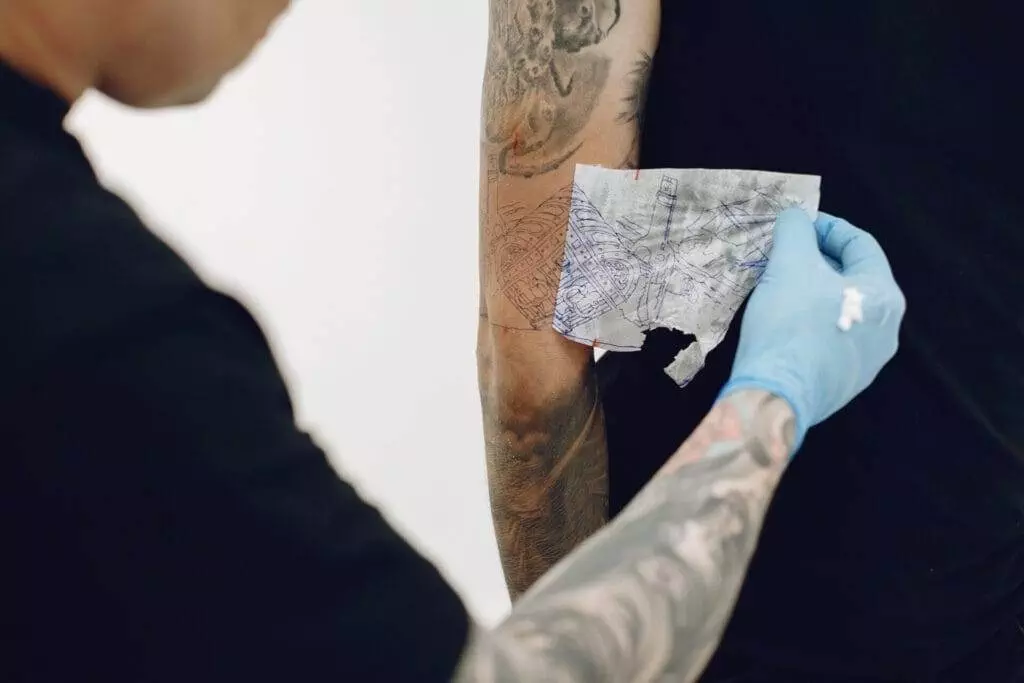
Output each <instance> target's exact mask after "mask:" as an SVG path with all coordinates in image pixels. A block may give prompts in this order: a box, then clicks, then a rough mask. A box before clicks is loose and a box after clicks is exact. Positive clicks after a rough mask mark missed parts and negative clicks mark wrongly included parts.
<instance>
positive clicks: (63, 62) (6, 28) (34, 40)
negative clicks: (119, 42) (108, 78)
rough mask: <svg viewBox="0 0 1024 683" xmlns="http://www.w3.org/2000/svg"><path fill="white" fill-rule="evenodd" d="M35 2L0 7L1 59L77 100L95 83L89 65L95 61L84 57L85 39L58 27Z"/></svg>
mask: <svg viewBox="0 0 1024 683" xmlns="http://www.w3.org/2000/svg"><path fill="white" fill-rule="evenodd" d="M32 4H34V3H17V2H15V3H12V4H11V5H7V6H5V8H4V9H0V61H3V62H5V63H7V64H8V65H9V66H10V67H11V68H13V69H14V70H15V71H18V72H20V73H21V74H22V75H23V76H25V77H27V78H29V79H31V80H33V81H35V82H37V83H39V84H40V85H43V86H46V87H47V88H49V89H51V90H53V91H54V92H55V93H56V94H57V95H59V96H61V97H62V98H64V99H65V100H67V101H68V103H74V102H75V101H76V100H77V99H78V98H79V97H81V96H82V94H83V93H84V92H85V91H86V90H88V89H89V88H90V87H91V86H92V85H93V81H94V80H95V77H94V74H95V69H93V68H90V66H89V65H90V64H95V60H89V59H84V58H83V57H84V55H85V53H86V50H85V49H84V43H85V41H82V40H76V38H77V37H78V36H76V35H74V34H69V32H66V31H64V32H62V31H61V30H59V29H58V22H56V21H55V20H54V19H53V17H50V16H49V15H47V14H46V13H45V10H38V9H33V8H31V5H32ZM63 23H64V25H65V26H68V25H73V22H72V21H70V20H69V21H65V22H63Z"/></svg>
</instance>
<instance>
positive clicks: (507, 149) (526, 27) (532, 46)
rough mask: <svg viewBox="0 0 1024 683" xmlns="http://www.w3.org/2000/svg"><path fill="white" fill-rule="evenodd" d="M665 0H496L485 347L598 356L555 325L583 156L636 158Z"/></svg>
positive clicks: (484, 183) (485, 142) (489, 85)
mask: <svg viewBox="0 0 1024 683" xmlns="http://www.w3.org/2000/svg"><path fill="white" fill-rule="evenodd" d="M658 20H659V0H630V1H629V2H624V1H621V0H491V15H490V40H489V46H488V55H487V66H486V71H485V75H484V88H483V90H484V97H483V121H482V125H481V137H482V139H481V145H482V153H481V158H482V162H481V164H482V169H481V241H480V249H481V270H482V273H481V284H482V295H483V296H482V299H483V301H482V306H483V311H482V320H483V321H485V324H486V326H487V327H488V328H489V331H488V333H487V337H488V341H489V342H490V344H489V347H488V348H487V352H488V353H490V354H493V355H496V356H499V357H506V356H509V355H513V356H516V357H520V356H523V355H524V354H526V355H527V356H529V357H530V358H529V359H526V360H530V363H529V367H531V368H532V369H538V368H541V367H545V366H547V367H555V366H563V367H566V369H567V371H569V372H573V371H574V370H573V367H575V368H577V369H579V368H581V367H583V366H584V365H585V364H587V363H589V362H590V358H591V355H592V354H591V351H590V349H588V348H586V347H584V346H580V345H577V344H573V343H571V342H568V341H567V340H564V339H562V338H561V337H560V336H559V335H557V334H556V333H555V332H554V331H553V330H552V329H551V319H552V315H553V313H554V302H555V295H556V292H557V290H558V283H559V279H560V275H561V260H562V253H563V250H564V238H565V228H566V225H567V222H568V210H569V197H570V193H571V188H572V180H573V173H574V169H575V165H576V164H578V163H583V164H595V165H601V166H606V167H629V166H633V165H635V164H636V163H637V155H638V148H639V135H640V120H641V117H642V107H643V103H644V95H645V88H646V82H647V73H648V69H649V66H650V62H651V58H652V56H653V52H654V48H655V45H656V42H657V34H658Z"/></svg>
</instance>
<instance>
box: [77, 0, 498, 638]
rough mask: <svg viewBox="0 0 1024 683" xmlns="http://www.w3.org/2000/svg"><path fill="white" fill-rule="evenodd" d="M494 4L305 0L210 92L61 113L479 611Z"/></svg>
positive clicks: (340, 456)
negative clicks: (145, 105)
mask: <svg viewBox="0 0 1024 683" xmlns="http://www.w3.org/2000/svg"><path fill="white" fill-rule="evenodd" d="M486 15H487V3H486V2H481V0H445V2H443V3H435V2H419V1H417V0H302V1H301V2H298V3H296V4H295V6H294V7H293V9H292V10H291V11H290V12H289V14H288V15H287V16H286V17H285V19H284V20H283V21H282V23H281V24H280V25H279V26H278V27H277V28H276V30H275V31H274V32H273V33H272V34H271V36H270V38H269V39H268V41H267V42H266V43H265V44H264V45H263V46H262V47H261V48H260V50H259V51H258V52H257V54H256V55H255V56H254V58H253V59H252V60H251V61H250V62H249V63H248V64H247V65H246V66H245V67H244V68H243V69H241V70H240V71H238V72H237V73H236V74H234V75H233V76H232V77H231V78H230V79H229V80H228V81H227V82H226V83H225V84H224V86H223V87H222V89H221V90H220V91H219V92H218V93H217V95H216V96H215V97H214V98H213V99H212V100H211V101H210V102H209V103H207V104H205V105H203V106H201V107H198V108H190V109H185V110H179V111H172V112H160V113H138V112H131V111H127V110H125V109H123V108H119V107H116V106H114V105H112V104H110V103H109V102H107V101H105V100H103V99H101V98H99V97H90V98H88V99H86V100H85V101H83V102H82V103H81V104H80V105H79V107H78V108H77V109H76V111H75V112H74V113H73V115H72V117H71V119H70V120H69V126H70V128H71V129H72V130H73V131H75V132H76V133H78V134H79V135H80V137H81V138H82V140H83V142H84V143H85V145H86V148H87V150H88V151H89V154H90V156H91V157H92V159H93V161H94V162H95V163H96V164H97V166H98V168H99V170H100V173H101V176H102V177H103V178H104V180H105V181H106V182H107V184H108V185H110V186H111V187H112V188H113V189H115V190H116V191H118V192H120V193H121V194H122V195H123V196H125V197H126V198H127V199H128V200H129V201H130V202H132V204H133V205H134V206H135V207H136V209H138V210H139V212H140V213H141V214H142V216H143V217H144V219H145V220H146V221H147V222H148V223H149V225H150V226H151V227H152V228H153V229H154V230H155V231H156V232H157V233H158V234H160V235H161V236H162V237H164V238H165V239H166V240H167V241H169V242H170V243H171V244H172V245H173V246H175V247H176V248H177V249H178V250H179V251H180V252H181V253H182V254H183V255H184V256H185V257H186V258H187V259H188V260H189V261H190V262H191V263H192V265H193V266H194V267H195V268H196V269H197V270H198V271H199V272H200V274H202V275H203V276H204V277H206V278H207V280H208V281H210V282H211V283H212V284H214V285H215V286H218V287H220V288H223V289H226V290H227V291H229V292H231V293H232V294H234V295H236V296H238V297H239V298H240V299H241V300H242V301H243V302H244V303H246V304H247V305H248V306H249V308H250V310H252V311H253V313H254V315H255V316H256V318H257V319H258V320H259V321H260V323H261V324H262V326H263V328H264V330H265V331H266V333H267V335H268V336H269V338H270V340H271V342H272V344H273V347H274V349H275V353H276V355H277V358H278V362H279V363H280V365H281V367H282V370H283V372H284V373H285V376H286V378H287V379H288V381H289V384H290V386H291V389H292V394H293V398H294V400H295V403H296V409H297V411H298V418H299V422H300V424H301V425H302V426H303V427H304V428H306V429H308V430H309V431H311V432H312V433H313V434H314V436H315V437H316V438H317V440H318V441H319V443H320V444H321V445H322V446H323V447H324V449H325V450H326V451H327V452H328V453H329V454H330V457H331V459H332V462H333V463H334V464H335V466H336V467H337V468H338V469H339V471H341V472H342V473H343V474H344V475H345V476H346V477H347V478H349V479H350V480H351V481H353V482H355V483H356V484H357V486H358V487H359V489H360V490H361V491H362V492H363V494H364V495H365V496H366V497H367V498H368V499H369V500H370V501H371V502H373V503H374V504H376V505H378V506H379V507H380V508H381V509H382V510H383V512H384V513H385V515H386V516H387V517H388V518H389V519H390V520H391V521H392V522H393V523H394V524H395V526H396V527H397V528H398V529H399V530H400V531H401V532H402V533H403V534H405V535H406V537H407V538H409V539H410V540H411V541H412V542H413V544H414V545H415V546H416V547H417V548H419V549H420V550H421V551H422V552H423V553H425V554H426V555H427V556H428V557H430V558H431V559H432V560H434V561H435V562H436V563H437V564H438V565H439V566H440V567H441V568H442V570H443V572H444V573H445V575H446V576H447V577H448V578H449V580H450V581H451V582H452V583H453V584H454V585H455V587H456V588H457V589H458V590H459V592H460V593H461V594H462V595H463V597H464V598H465V600H466V602H467V605H468V606H469V607H470V609H471V611H472V612H474V613H475V614H476V616H477V617H478V618H480V619H481V620H482V621H483V622H485V623H493V622H495V621H496V620H498V619H499V618H500V617H501V616H502V615H503V614H504V613H505V612H506V611H507V609H508V600H507V597H506V593H505V589H504V582H503V580H502V577H501V569H500V565H499V562H498V556H497V548H496V545H495V541H494V537H493V530H492V526H491V520H490V516H489V511H488V500H487V488H486V478H485V469H484V458H483V435H482V431H481V424H480V408H479V403H478V394H477V389H476V367H475V355H474V354H475V337H476V321H477V302H478V298H477V256H476V250H477V194H478V193H477V173H478V161H477V158H478V152H479V146H478V140H479V112H480V82H481V75H482V72H483V60H484V56H485V47H486V38H487V36H486V33H487V31H486V22H487V16H486Z"/></svg>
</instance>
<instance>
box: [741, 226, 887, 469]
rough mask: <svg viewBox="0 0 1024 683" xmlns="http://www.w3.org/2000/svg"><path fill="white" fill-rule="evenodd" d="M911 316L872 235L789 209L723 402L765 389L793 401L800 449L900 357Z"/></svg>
mask: <svg viewBox="0 0 1024 683" xmlns="http://www.w3.org/2000/svg"><path fill="white" fill-rule="evenodd" d="M827 259H828V260H827ZM829 260H831V261H833V262H835V263H837V264H838V268H836V267H835V266H833V265H830V263H829ZM905 309H906V302H905V300H904V298H903V293H902V292H901V291H900V288H899V286H898V285H897V284H896V281H895V280H894V279H893V275H892V271H891V270H890V268H889V262H888V260H887V259H886V256H885V253H884V252H883V251H882V248H881V247H880V246H879V245H878V242H876V241H875V239H874V238H873V237H871V235H869V234H867V233H866V232H864V231H863V230H860V229H858V228H856V227H854V226H853V225H850V224H849V223H848V222H846V221H844V220H842V219H841V218H835V217H833V216H828V215H826V214H821V215H820V217H819V218H818V220H817V222H816V223H812V222H811V219H810V218H809V217H808V216H807V214H806V213H804V212H803V211H801V210H799V209H788V210H786V211H784V212H783V213H782V214H780V216H779V218H778V221H777V222H776V225H775V235H774V244H773V246H772V250H771V255H770V258H769V261H768V267H767V269H766V270H765V272H764V276H763V277H762V279H761V281H760V283H759V284H758V285H757V287H756V288H755V289H754V293H753V294H752V295H751V297H750V301H749V303H748V305H747V310H746V313H745V314H744V316H743V325H742V327H741V328H740V341H739V348H738V350H737V352H736V360H735V362H734V364H733V371H732V378H731V379H730V380H729V382H728V383H727V384H726V386H725V388H724V389H723V390H722V395H723V396H724V395H726V394H729V393H732V392H734V391H736V390H738V389H744V388H754V387H756V388H760V389H764V390H767V391H770V392H771V393H773V394H775V395H777V396H780V397H782V398H784V399H786V400H787V401H788V402H789V404H790V405H791V406H792V407H793V410H794V413H795V414H796V418H797V435H796V444H797V448H799V445H800V443H802V441H803V437H804V435H805V434H806V432H807V430H808V429H809V428H810V427H812V426H814V425H816V424H818V423H820V422H822V421H824V420H825V419H826V418H828V417H829V416H831V415H832V414H833V413H835V412H836V411H838V410H839V409H840V408H842V407H843V406H845V405H846V404H847V403H849V402H850V401H851V400H853V398H854V397H855V396H857V395H858V394H859V393H860V392H862V391H863V390H864V389H865V388H867V386H868V385H869V384H870V383H871V382H872V381H873V380H874V379H875V377H876V376H877V375H878V373H879V371H880V370H881V369H882V367H883V366H884V365H885V364H886V363H888V362H889V360H890V359H892V357H893V356H894V355H895V353H896V349H897V346H898V335H899V328H900V323H901V321H902V320H903V313H904V311H905ZM795 450H796V449H794V451H795Z"/></svg>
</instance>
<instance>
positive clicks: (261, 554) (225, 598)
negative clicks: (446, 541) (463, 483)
mask: <svg viewBox="0 0 1024 683" xmlns="http://www.w3.org/2000/svg"><path fill="white" fill-rule="evenodd" d="M66 113H67V109H66V106H65V105H64V104H63V103H62V102H61V101H60V100H58V99H57V98H56V97H55V96H54V95H52V94H51V93H49V92H48V91H45V90H43V89H42V88H39V87H37V86H35V85H33V84H30V83H29V82H27V81H25V80H23V79H22V78H20V77H19V76H17V75H15V74H14V73H13V72H12V71H10V70H8V69H7V68H5V67H3V65H0V311H2V316H3V333H2V334H0V359H2V361H0V363H2V366H0V367H2V370H0V444H2V447H0V529H2V539H3V551H2V553H0V555H2V561H0V564H2V566H3V569H2V570H0V576H2V577H3V581H2V586H3V587H2V589H0V595H2V598H0V624H2V633H0V643H2V645H0V648H2V651H0V680H3V681H10V682H11V683H14V682H22V681H46V682H51V681H52V682H56V681H104V682H105V683H116V682H117V681H126V682H127V681H131V682H132V683H138V682H140V681H174V682H175V683H181V682H183V681H214V680H216V681H254V680H256V681H331V682H332V683H336V682H339V681H377V680H379V681H417V682H418V681H442V680H448V679H449V678H450V676H451V673H452V671H453V670H454V668H455V664H456V662H457V660H458V656H459V653H460V651H461V650H462V648H463V645H464V643H465V640H466V636H467V631H468V618H467V615H466V613H465V611H464V609H463V606H462V604H461V602H460V601H459V599H458V598H457V597H456V595H455V594H454V593H453V591H452V590H451V588H449V587H448V586H447V585H446V584H445V582H444V581H443V580H442V579H441V577H440V576H439V574H438V573H437V571H436V570H435V569H434V568H433V567H432V566H431V565H430V564H429V563H427V562H426V561H425V560H424V559H423V558H421V557H420V556H419V555H417V554H416V553H415V552H414V551H413V550H412V549H411V548H410V547H409V546H408V545H407V544H406V543H405V542H404V541H403V540H402V539H401V538H400V537H399V536H398V535H397V534H396V533H395V532H394V531H393V530H392V529H391V528H389V526H388V525H387V524H386V523H385V521H384V520H383V518H382V517H381V516H380V515H379V513H378V512H377V511H376V510H374V509H373V508H371V507H370V506H368V505H366V504H365V503H364V502H363V501H361V500H360V499H359V497H358V496H357V494H356V492H355V491H354V490H353V489H352V488H351V487H350V486H349V485H347V484H345V483H344V482H342V481H340V480H339V479H338V477H337V476H336V475H335V473H334V471H333V470H332V468H331V466H330V465H329V463H328V461H327V460H326V458H325V457H324V454H323V453H322V452H321V450H320V449H319V448H317V446H316V445H315V444H314V443H313V442H312V441H311V440H310V438H309V437H308V436H307V435H306V434H303V433H302V432H300V431H299V430H298V429H297V428H296V426H295V423H294V420H293V414H292V407H291V403H290V400H289V397H288V393H287V391H286V389H285V386H284V384H283V382H282V380H281V377H280V375H279V373H278V370H277V368H276V366H275V364H274V360H273V358H272V356H271V352H270V350H269V349H268V347H267V344H266V342H265V340H264V337H263V335H262V333H261V332H260V330H259V329H258V327H257V325H256V324H255V323H254V321H253V319H252V318H251V317H250V316H249V314H248V313H247V312H246V311H245V309H244V308H242V306H240V305H239V304H238V303H236V302H235V301H233V300H232V299H230V298H228V297H226V296H223V295H222V294H219V293H217V292H214V291H212V290H211V289H209V288H208V287H206V286H205V285H204V284H203V283H202V282H201V281H200V280H199V279H198V278H197V277H196V275H195V274H194V273H193V272H192V270H190V269H189V267H188V266H187V265H186V264H185V263H184V262H183V261H182V260H181V259H180V258H178V256H176V255H175V254H174V253H173V252H172V251H171V250H170V249H169V248H168V247H167V246H166V245H164V244H163V243H162V242H161V241H160V240H158V239H157V238H156V237H155V236H154V235H153V234H152V233H150V232H149V231H148V230H147V229H146V228H145V227H144V226H143V225H142V223H141V222H140V221H139V219H138V218H137V217H136V215H135V214H134V213H133V212H132V210H131V209H130V208H129V207H128V206H126V205H125V204H124V203H123V202H122V201H121V200H120V199H118V198H117V197H116V196H114V195H113V194H110V193H109V192H106V191H105V190H104V189H102V188H101V186H100V185H99V183H98V182H97V180H96V178H95V176H94V175H93V172H92V170H91V168H90V166H89V163H88V162H87V160H86V158H85V157H84V155H83V154H82V151H81V149H80V147H79V146H78V144H77V142H76V141H75V140H74V139H73V138H72V137H71V136H69V135H67V134H66V133H65V132H64V131H63V130H62V126H61V124H62V119H63V117H64V116H65V114H66Z"/></svg>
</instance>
